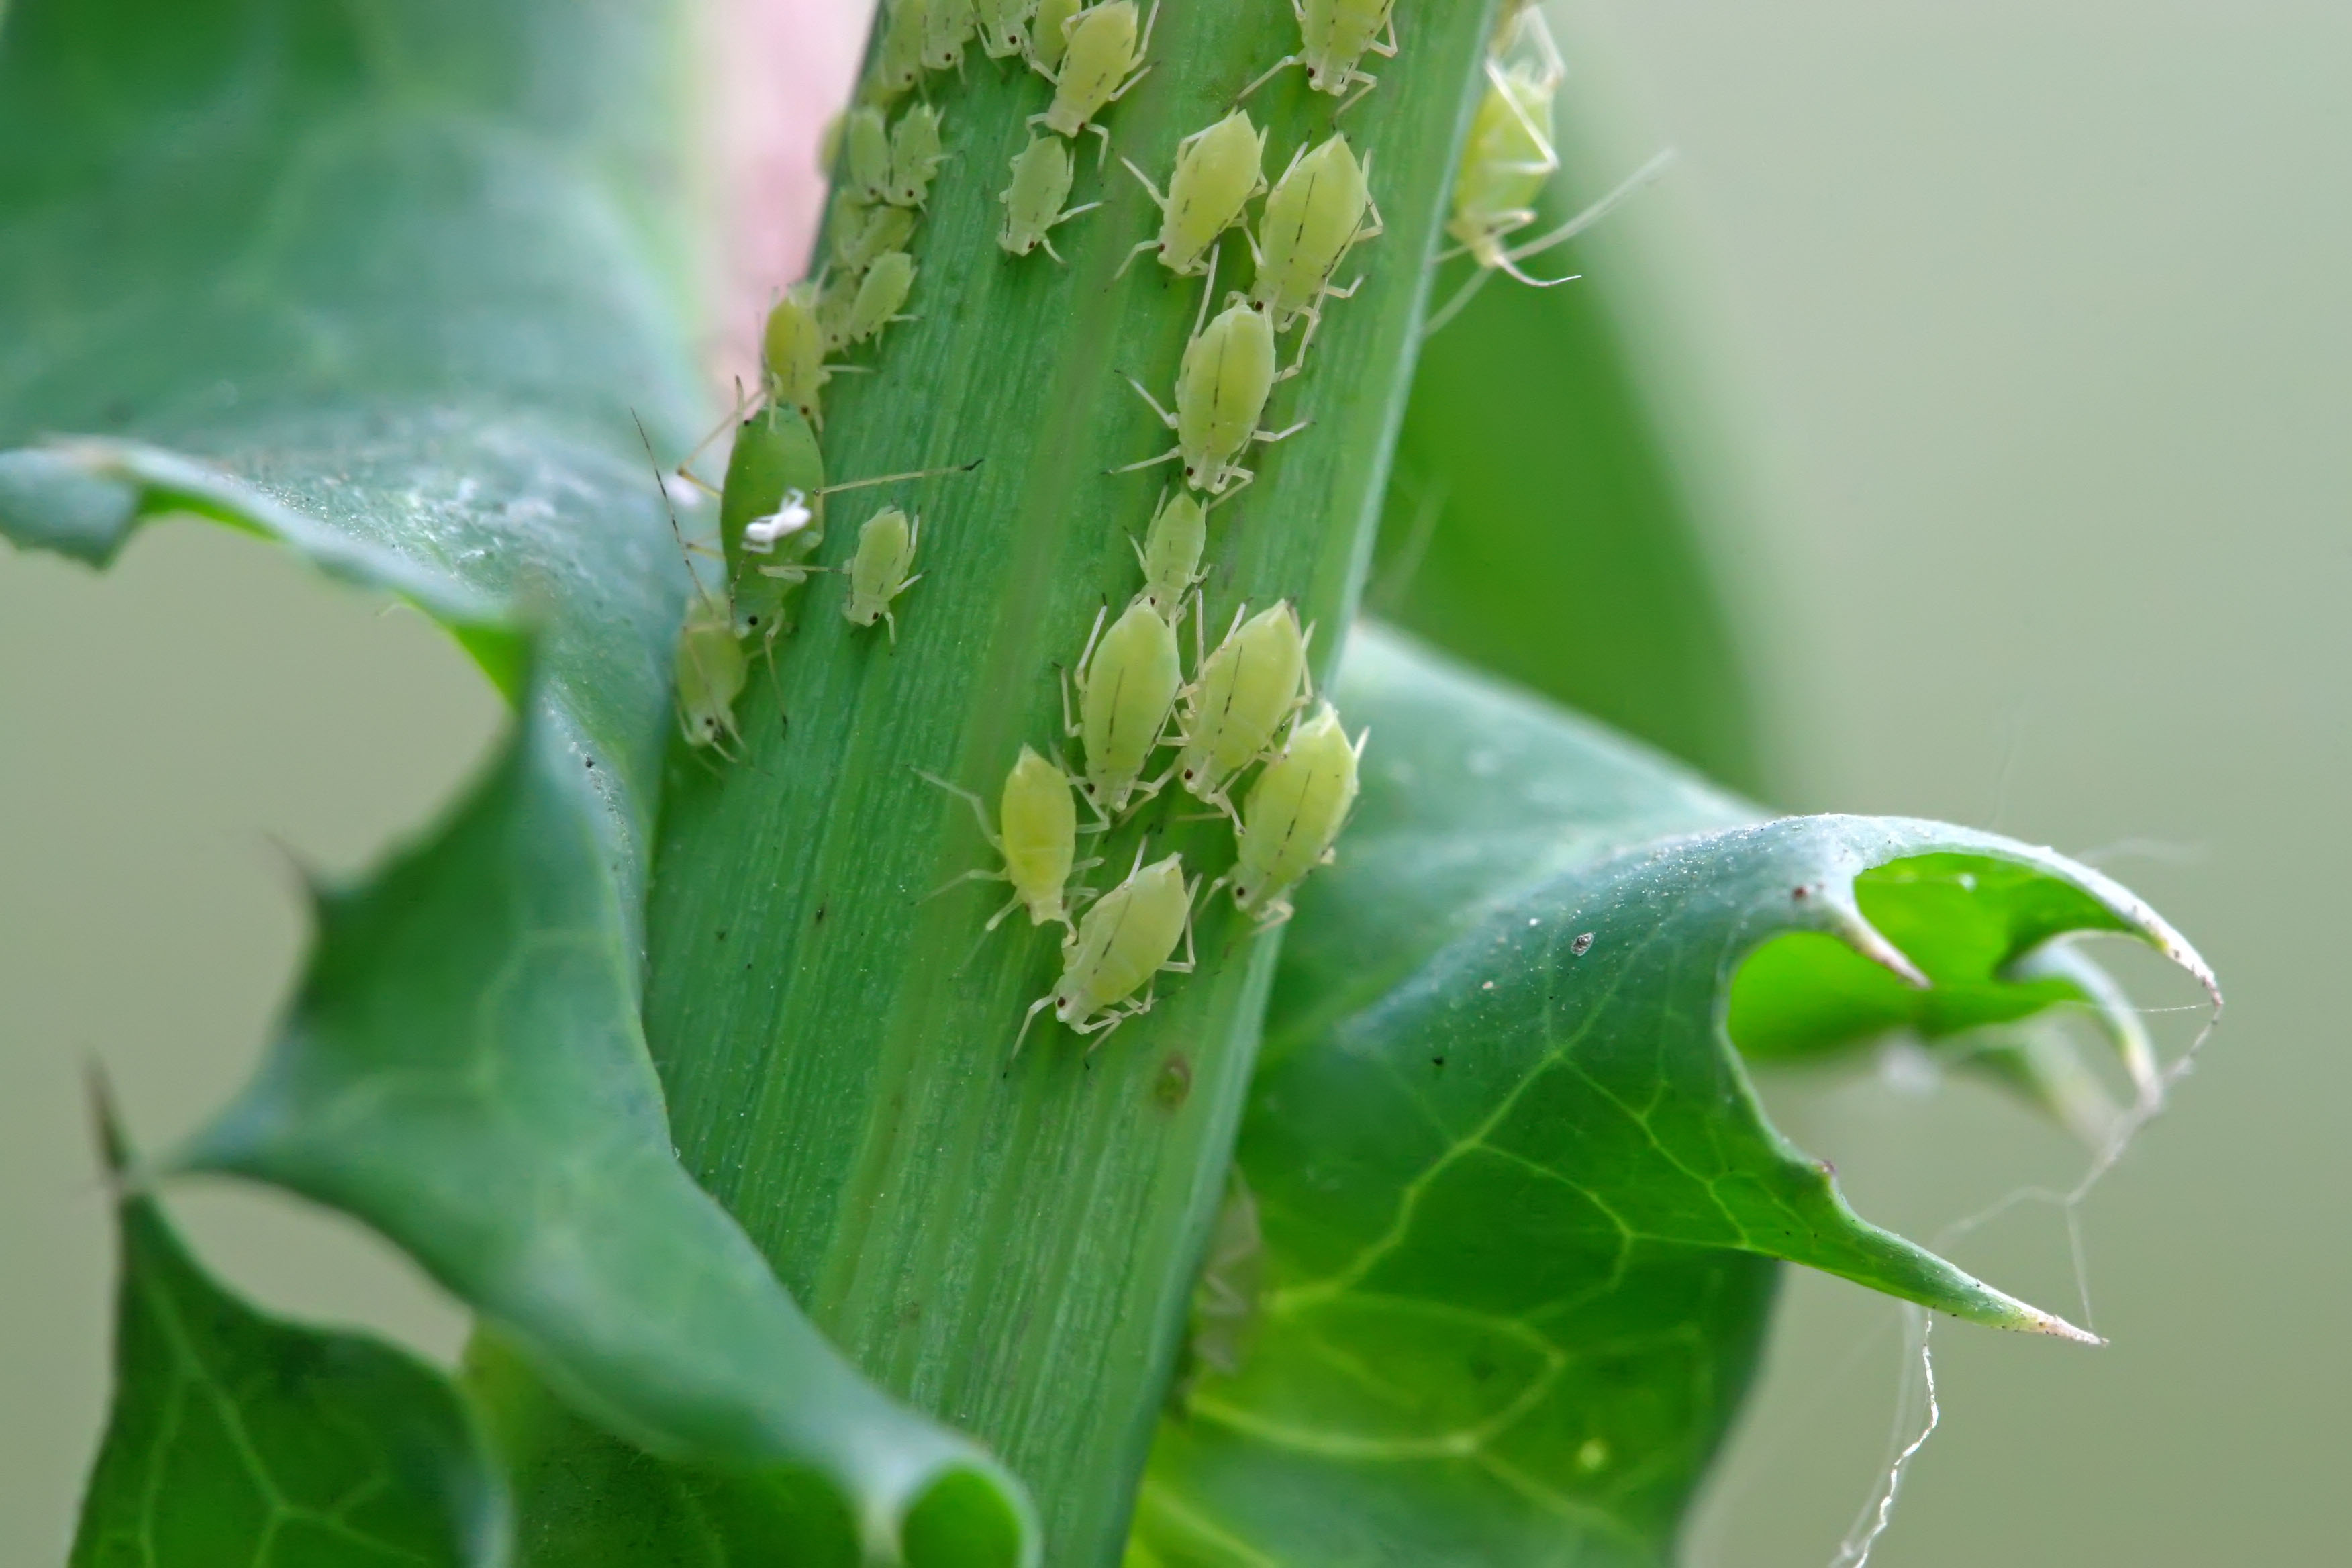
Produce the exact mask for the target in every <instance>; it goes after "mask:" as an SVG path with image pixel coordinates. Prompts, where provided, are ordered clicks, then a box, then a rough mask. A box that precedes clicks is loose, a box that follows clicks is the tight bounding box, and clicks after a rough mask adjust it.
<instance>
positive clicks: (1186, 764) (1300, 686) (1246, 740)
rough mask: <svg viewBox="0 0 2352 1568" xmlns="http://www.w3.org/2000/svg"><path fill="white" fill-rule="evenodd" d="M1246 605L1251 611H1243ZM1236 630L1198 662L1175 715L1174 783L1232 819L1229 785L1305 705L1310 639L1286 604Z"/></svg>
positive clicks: (1236, 617) (1237, 621)
mask: <svg viewBox="0 0 2352 1568" xmlns="http://www.w3.org/2000/svg"><path fill="white" fill-rule="evenodd" d="M1244 608H1246V606H1244ZM1307 696H1308V692H1307V637H1306V635H1305V634H1304V633H1302V632H1301V631H1300V630H1299V628H1298V615H1297V611H1295V610H1293V609H1292V608H1291V607H1290V601H1289V600H1287V599H1285V600H1283V601H1282V602H1281V603H1280V604H1278V605H1275V606H1274V608H1272V609H1270V610H1263V611H1260V612H1259V613H1258V614H1257V615H1255V616H1251V617H1250V618H1249V619H1248V620H1246V621H1244V620H1242V618H1241V616H1240V613H1239V612H1236V613H1235V615H1234V627H1233V629H1232V630H1231V631H1229V632H1227V633H1226V634H1225V640H1224V641H1223V642H1221V643H1219V644H1218V645H1217V647H1216V651H1215V652H1213V653H1212V654H1210V655H1209V656H1208V657H1207V658H1203V659H1202V660H1201V661H1200V665H1199V668H1197V669H1196V670H1195V672H1194V673H1193V677H1192V684H1191V685H1190V686H1187V687H1186V688H1185V689H1184V691H1183V695H1182V697H1181V704H1182V707H1181V711H1180V713H1179V715H1178V717H1177V721H1176V722H1177V731H1178V735H1179V748H1180V749H1179V750H1178V752H1177V755H1176V778H1177V782H1178V783H1180V784H1182V785H1183V786H1184V789H1185V792H1186V793H1187V794H1189V795H1192V796H1193V797H1194V798H1196V799H1199V800H1202V801H1206V802H1207V803H1208V804H1209V805H1213V806H1215V807H1217V808H1218V809H1219V810H1221V811H1223V812H1225V813H1226V814H1227V815H1229V816H1230V815H1234V807H1233V803H1232V801H1231V800H1229V799H1228V798H1227V797H1226V794H1225V791H1226V788H1227V786H1229V785H1230V784H1232V783H1233V781H1234V778H1235V777H1237V776H1238V775H1239V774H1240V773H1241V771H1242V770H1243V769H1244V768H1246V767H1248V766H1249V765H1250V764H1251V763H1255V762H1256V761H1258V760H1259V759H1260V758H1262V757H1265V756H1266V755H1267V754H1268V753H1269V752H1271V751H1272V749H1273V746H1274V732H1275V731H1276V730H1278V729H1280V728H1281V727H1282V721H1284V720H1286V719H1287V718H1289V717H1290V716H1291V715H1292V714H1294V713H1296V712H1297V711H1298V710H1299V709H1300V708H1301V707H1303V706H1304V705H1305V704H1306V702H1307Z"/></svg>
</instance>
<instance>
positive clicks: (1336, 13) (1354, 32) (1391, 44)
mask: <svg viewBox="0 0 2352 1568" xmlns="http://www.w3.org/2000/svg"><path fill="white" fill-rule="evenodd" d="M1290 12H1291V15H1292V16H1297V18H1298V52H1297V54H1295V55H1286V56H1284V57H1283V58H1280V59H1278V60H1276V61H1275V62H1274V64H1273V65H1272V66H1271V67H1270V68H1267V70H1266V72H1265V75H1264V76H1261V77H1259V78H1258V79H1256V80H1255V81H1254V82H1252V83H1250V84H1249V85H1248V86H1247V87H1245V88H1244V89H1241V91H1240V92H1239V93H1238V94H1236V95H1235V97H1236V100H1239V99H1243V98H1247V97H1248V96H1249V95H1250V94H1251V93H1254V92H1255V91H1256V90H1257V89H1259V88H1261V87H1263V86H1265V83H1266V82H1268V81H1269V80H1271V79H1273V78H1274V77H1275V76H1276V73H1278V72H1281V71H1285V70H1287V69H1289V68H1291V67H1292V66H1305V67H1306V68H1307V86H1308V87H1310V88H1313V89H1315V90H1316V91H1317V92H1328V93H1329V94H1331V96H1332V97H1334V98H1338V97H1339V96H1341V95H1342V94H1344V93H1346V92H1347V90H1348V89H1349V88H1350V87H1354V86H1356V85H1358V84H1359V83H1360V84H1361V85H1362V91H1360V92H1358V93H1357V94H1356V98H1361V97H1363V96H1364V93H1367V92H1370V91H1371V90H1372V88H1373V87H1374V86H1375V85H1376V84H1377V82H1378V80H1379V79H1378V78H1377V77H1372V76H1369V75H1367V74H1366V73H1365V72H1363V71H1361V70H1360V69H1358V68H1357V66H1358V62H1360V60H1362V59H1363V58H1364V54H1365V52H1366V51H1367V50H1369V51H1370V52H1371V53H1373V54H1376V55H1379V56H1380V57H1381V58H1383V59H1394V58H1396V52H1397V39H1396V0H1290ZM1383 33H1385V34H1387V35H1388V37H1386V39H1382V37H1381V34H1383ZM1356 98H1351V99H1349V100H1348V101H1347V102H1346V103H1343V104H1341V105H1340V106H1339V108H1338V109H1337V110H1333V111H1332V112H1333V113H1335V114H1344V113H1346V112H1347V110H1348V109H1349V106H1350V105H1352V104H1353V103H1354V102H1355V101H1356Z"/></svg>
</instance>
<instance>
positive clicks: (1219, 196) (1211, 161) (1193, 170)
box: [1119, 109, 1266, 277]
mask: <svg viewBox="0 0 2352 1568" xmlns="http://www.w3.org/2000/svg"><path fill="white" fill-rule="evenodd" d="M1265 135H1266V133H1265V132H1263V131H1260V130H1259V129H1257V127H1255V125H1253V124H1251V123H1250V117H1249V114H1248V112H1247V111H1246V110H1239V109H1236V110H1234V111H1233V112H1232V113H1231V114H1228V115H1226V116H1225V117H1224V118H1223V120H1220V121H1217V122H1216V123H1215V124H1214V125H1212V126H1210V127H1208V128H1207V129H1206V130H1203V131H1196V132H1193V133H1192V135H1190V136H1187V137H1185V138H1184V140H1182V141H1181V142H1178V143H1176V168H1175V171H1174V172H1173V173H1172V174H1170V175H1169V176H1168V194H1167V195H1160V187H1158V186H1157V185H1154V184H1152V183H1151V176H1150V175H1149V174H1145V173H1144V172H1143V171H1142V170H1141V169H1139V168H1137V167H1136V166H1135V163H1134V161H1133V160H1132V159H1128V158H1122V159H1120V160H1119V162H1120V163H1125V164H1126V165H1127V171H1128V173H1129V174H1133V175H1134V176H1135V177H1136V178H1137V179H1138V180H1140V181H1141V182H1143V188H1144V189H1145V190H1147V191H1149V192H1150V193H1151V199H1152V201H1153V202H1154V203H1155V204H1157V205H1158V206H1159V208H1160V237H1159V238H1157V239H1147V240H1145V241H1144V242H1143V243H1142V244H1140V245H1139V246H1137V247H1135V249H1134V250H1133V251H1132V252H1131V253H1129V257H1128V260H1129V261H1130V262H1131V261H1133V260H1134V259H1135V258H1136V257H1138V256H1140V255H1142V254H1143V253H1144V252H1145V251H1147V250H1152V249H1155V248H1156V249H1157V250H1158V251H1159V252H1160V265H1161V266H1162V267H1165V268H1168V269H1169V270H1170V271H1171V272H1173V273H1176V274H1177V275H1178V276H1180V277H1182V276H1186V275H1191V274H1198V273H1202V272H1206V271H1207V270H1208V269H1209V266H1210V260H1209V247H1210V246H1211V245H1212V244H1213V243H1214V242H1215V240H1216V237H1218V236H1219V235H1221V234H1223V233H1224V232H1225V230H1227V229H1228V228H1231V227H1232V226H1234V224H1236V223H1238V222H1240V221H1241V216H1242V209H1243V208H1244V207H1246V206H1247V205H1249V201H1250V198H1251V197H1252V196H1255V195H1257V194H1258V193H1259V192H1261V191H1263V190H1265ZM1119 270H1120V271H1122V272H1124V271H1126V270H1127V268H1126V266H1125V265H1121V267H1120V268H1119Z"/></svg>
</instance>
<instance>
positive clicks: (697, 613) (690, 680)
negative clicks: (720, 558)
mask: <svg viewBox="0 0 2352 1568" xmlns="http://www.w3.org/2000/svg"><path fill="white" fill-rule="evenodd" d="M749 674H750V663H749V661H748V660H747V659H745V658H744V657H743V645H742V644H741V643H740V642H739V641H737V640H736V637H735V616H734V613H733V611H732V610H731V609H730V607H729V605H728V603H727V601H726V600H725V599H723V598H721V597H719V595H716V594H713V593H711V592H710V591H709V589H707V588H702V587H699V586H698V587H697V588H696V590H695V594H694V602H693V603H692V604H691V605H688V607H687V612H686V624H685V625H683V626H680V627H679V628H678V633H677V665H676V668H675V671H674V675H675V678H676V680H677V726H678V729H679V730H680V731H682V732H683V733H684V734H685V736H686V739H687V743H688V745H692V746H711V747H716V748H717V749H718V750H719V752H720V753H721V754H722V755H723V754H725V752H726V746H725V744H724V742H727V741H730V740H733V741H740V740H741V739H742V738H743V736H742V731H740V730H738V729H736V727H735V700H736V699H737V698H738V697H740V696H741V695H742V693H743V683H744V680H745V679H746V678H747V677H748V676H749Z"/></svg>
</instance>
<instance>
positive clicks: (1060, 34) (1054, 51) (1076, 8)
mask: <svg viewBox="0 0 2352 1568" xmlns="http://www.w3.org/2000/svg"><path fill="white" fill-rule="evenodd" d="M1085 8H1086V0H1038V4H1037V16H1036V19H1035V20H1034V21H1033V22H1032V23H1030V25H1029V63H1030V64H1031V65H1032V66H1034V67H1035V68H1036V69H1037V71H1038V72H1039V74H1041V75H1043V76H1044V77H1045V79H1046V80H1048V81H1051V80H1052V79H1054V71H1055V68H1056V67H1058V66H1059V65H1060V64H1061V63H1062V57H1063V56H1064V55H1065V54H1066V53H1067V52H1068V50H1069V47H1070V24H1071V23H1072V22H1074V21H1076V20H1077V16H1078V13H1079V12H1080V11H1082V10H1084V9H1085Z"/></svg>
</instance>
